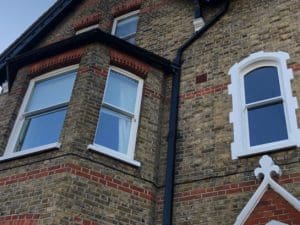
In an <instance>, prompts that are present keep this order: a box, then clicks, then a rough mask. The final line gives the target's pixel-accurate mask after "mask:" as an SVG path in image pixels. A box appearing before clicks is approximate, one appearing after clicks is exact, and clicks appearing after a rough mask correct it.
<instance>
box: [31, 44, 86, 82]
mask: <svg viewBox="0 0 300 225" xmlns="http://www.w3.org/2000/svg"><path fill="white" fill-rule="evenodd" d="M84 50H85V48H83V47H82V48H78V49H74V50H70V51H67V52H65V53H62V54H59V55H56V56H52V57H50V58H47V59H43V60H41V61H38V62H36V63H33V64H30V65H29V66H28V68H29V74H30V75H33V76H34V75H39V74H42V73H45V72H49V71H51V70H54V69H58V68H61V67H64V66H69V65H72V64H76V63H79V62H80V59H81V56H82V55H83V53H84Z"/></svg>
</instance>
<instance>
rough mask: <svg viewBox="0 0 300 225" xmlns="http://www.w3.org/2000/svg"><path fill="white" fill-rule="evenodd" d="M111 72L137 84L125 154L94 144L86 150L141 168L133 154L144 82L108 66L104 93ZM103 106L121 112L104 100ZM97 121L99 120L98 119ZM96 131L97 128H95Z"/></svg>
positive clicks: (124, 71)
mask: <svg viewBox="0 0 300 225" xmlns="http://www.w3.org/2000/svg"><path fill="white" fill-rule="evenodd" d="M112 70H113V71H116V72H118V73H120V74H122V75H124V76H127V77H129V78H131V79H133V80H136V81H137V82H138V87H137V93H136V105H135V109H134V114H132V120H131V131H130V135H129V143H128V149H127V154H123V153H120V152H117V151H115V150H113V149H110V148H107V147H105V146H102V145H99V144H96V143H95V142H94V143H93V144H90V145H88V149H89V150H93V151H96V152H99V153H102V154H104V155H107V156H110V157H112V158H115V159H118V160H120V161H123V162H126V163H128V164H131V165H133V166H137V167H139V166H141V163H140V162H139V161H136V160H134V152H135V147H136V138H137V131H138V124H139V117H140V109H141V102H142V93H143V85H144V80H143V79H142V78H140V77H138V76H136V75H134V74H132V73H130V72H128V71H126V70H123V69H120V68H118V67H115V66H110V68H109V71H108V76H107V79H106V84H105V90H104V93H105V91H106V87H107V83H108V77H109V74H110V72H111V71H112ZM103 106H104V107H105V108H108V109H110V110H112V111H114V112H118V111H119V110H120V111H123V110H121V109H117V107H115V106H110V105H109V104H107V103H105V102H104V98H103V100H102V104H101V109H102V107H103ZM113 108H114V109H113ZM101 109H100V110H101ZM124 113H125V114H126V113H127V112H125V111H124ZM98 120H99V118H98ZM100 120H101V118H100ZM98 125H99V121H98ZM97 129H98V126H97ZM96 131H97V130H96ZM95 133H96V132H95Z"/></svg>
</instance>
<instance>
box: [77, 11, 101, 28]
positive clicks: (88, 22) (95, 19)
mask: <svg viewBox="0 0 300 225" xmlns="http://www.w3.org/2000/svg"><path fill="white" fill-rule="evenodd" d="M100 19H101V14H100V13H93V14H91V15H88V16H85V17H83V18H80V19H79V20H77V21H76V22H75V23H74V25H73V26H74V30H75V31H78V30H81V29H83V28H86V27H89V26H92V25H95V24H98V23H99V22H100Z"/></svg>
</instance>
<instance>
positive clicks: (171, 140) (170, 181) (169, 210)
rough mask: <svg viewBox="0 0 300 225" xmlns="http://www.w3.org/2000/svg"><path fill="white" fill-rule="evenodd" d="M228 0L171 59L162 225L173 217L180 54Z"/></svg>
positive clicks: (180, 68)
mask: <svg viewBox="0 0 300 225" xmlns="http://www.w3.org/2000/svg"><path fill="white" fill-rule="evenodd" d="M229 1H230V0H226V1H225V3H224V5H223V7H222V8H221V9H220V10H219V11H218V12H217V13H216V15H215V16H214V17H213V18H212V19H210V20H209V21H207V22H206V24H205V25H204V26H203V27H202V28H201V29H200V30H198V31H197V32H196V33H194V34H193V35H192V36H191V37H190V38H189V39H188V40H187V41H186V42H185V43H184V44H183V45H182V46H181V47H179V49H178V50H177V54H176V57H175V59H174V60H173V74H174V76H173V80H172V94H171V110H170V115H169V134H168V149H167V167H166V178H165V193H164V209H163V225H172V217H173V198H174V172H175V158H176V135H177V124H178V104H179V89H180V79H181V70H182V55H183V53H184V51H185V50H186V49H187V48H188V47H189V46H190V45H191V44H193V43H194V42H195V41H196V40H197V39H198V38H200V37H201V36H202V35H203V34H204V33H205V32H206V31H207V30H208V29H209V28H210V27H211V26H213V25H214V24H215V23H216V22H217V21H218V20H219V19H220V18H221V17H222V16H223V15H224V14H225V13H226V12H227V10H228V7H229Z"/></svg>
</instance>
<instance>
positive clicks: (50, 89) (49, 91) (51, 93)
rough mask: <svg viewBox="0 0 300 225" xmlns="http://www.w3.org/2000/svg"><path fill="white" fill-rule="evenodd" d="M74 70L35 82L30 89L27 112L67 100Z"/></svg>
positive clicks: (72, 82) (72, 83) (70, 90)
mask: <svg viewBox="0 0 300 225" xmlns="http://www.w3.org/2000/svg"><path fill="white" fill-rule="evenodd" d="M75 75H76V72H72V73H68V74H64V75H60V76H55V77H52V78H49V79H46V80H42V81H40V82H37V83H36V84H35V86H34V90H33V91H32V94H31V98H30V101H29V103H28V105H27V110H26V111H27V112H31V111H35V110H37V109H43V108H47V107H49V106H53V105H57V104H59V103H64V102H68V101H69V100H70V97H71V93H72V89H73V85H74V81H75Z"/></svg>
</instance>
